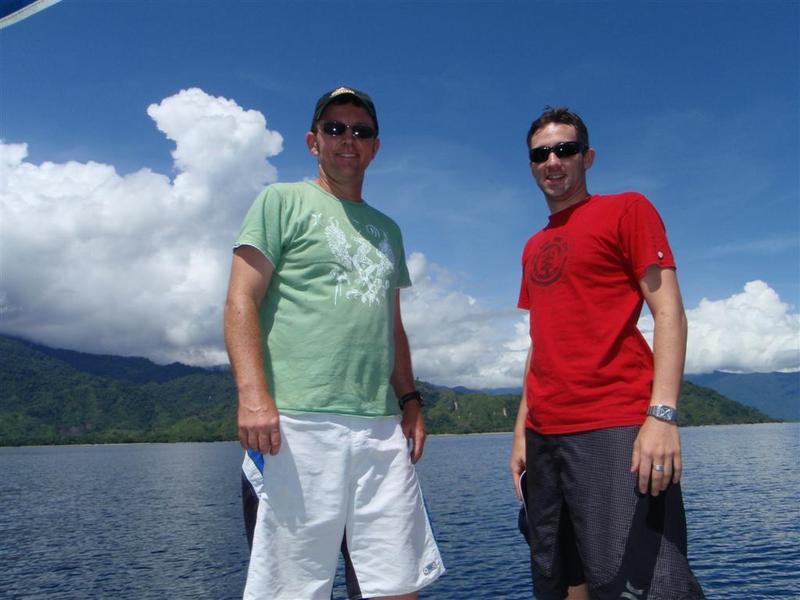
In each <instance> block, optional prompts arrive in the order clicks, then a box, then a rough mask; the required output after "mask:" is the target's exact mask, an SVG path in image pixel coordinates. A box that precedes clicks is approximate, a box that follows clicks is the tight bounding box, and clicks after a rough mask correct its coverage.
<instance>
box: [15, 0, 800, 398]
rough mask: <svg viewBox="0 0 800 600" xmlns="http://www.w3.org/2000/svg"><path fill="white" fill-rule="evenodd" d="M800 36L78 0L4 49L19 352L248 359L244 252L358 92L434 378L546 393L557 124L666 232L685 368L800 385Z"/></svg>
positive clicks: (445, 13) (521, 6)
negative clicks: (529, 284) (533, 276)
mask: <svg viewBox="0 0 800 600" xmlns="http://www.w3.org/2000/svg"><path fill="white" fill-rule="evenodd" d="M799 24H800V5H799V4H798V3H797V2H793V1H770V0H766V1H758V2H756V1H749V2H736V1H726V2H721V1H719V2H635V3H628V2H554V3H544V2H527V1H526V2H499V1H494V2H480V1H474V2H469V1H458V2H391V1H387V2H380V3H374V2H263V3H262V2H237V1H232V2H227V3H216V2H214V3H211V2H187V1H176V0H166V1H163V2H85V1H80V0H63V1H62V2H60V3H58V4H56V5H54V6H53V7H51V8H49V9H47V10H44V11H43V12H41V13H38V14H36V15H34V16H32V17H30V18H28V19H26V20H24V21H22V22H20V23H17V24H15V25H12V26H10V27H8V28H6V29H3V30H0V138H2V140H3V142H4V144H5V146H4V148H5V150H4V154H5V157H6V158H5V159H4V161H3V167H2V169H3V171H2V173H0V174H2V175H3V180H4V182H3V181H0V186H1V187H0V194H2V197H0V199H1V200H2V212H0V233H2V234H3V237H2V248H1V250H2V254H0V261H1V262H0V269H1V270H0V277H1V279H0V309H1V310H2V316H3V318H2V320H0V332H4V333H12V334H15V335H23V336H25V337H30V338H33V339H35V340H37V341H40V342H44V343H48V344H51V345H57V346H62V347H70V348H75V349H79V350H86V351H93V352H108V353H119V354H138V355H145V356H149V357H150V358H153V359H154V360H158V361H161V362H164V361H169V360H182V361H184V362H194V363H197V364H208V363H214V362H220V361H221V360H224V354H223V353H222V346H221V335H220V328H219V317H220V312H219V311H220V310H221V302H222V295H223V294H224V287H225V277H226V271H227V261H228V260H229V255H228V252H229V244H230V240H232V239H233V237H234V235H235V233H236V229H237V227H238V223H239V222H240V220H241V217H242V215H243V212H244V210H245V209H246V206H247V205H248V204H249V202H250V200H251V199H252V197H253V196H254V193H255V190H257V189H258V187H260V186H261V185H263V184H264V183H268V182H270V181H275V180H280V181H291V180H297V179H303V178H308V177H312V176H313V175H314V174H315V164H314V161H313V159H312V157H311V156H309V154H308V151H307V149H306V147H305V143H304V139H303V136H304V133H305V131H306V129H307V128H308V125H309V120H310V115H311V112H312V108H313V105H314V102H315V101H316V99H317V97H318V96H319V95H320V94H321V93H322V92H323V91H325V90H327V89H330V88H333V87H336V86H338V85H340V84H346V85H352V86H355V87H359V88H361V89H364V90H366V91H367V92H369V93H370V94H371V95H372V97H373V99H374V100H375V103H376V105H377V109H378V117H379V119H380V125H381V139H382V147H381V151H380V153H379V155H378V157H377V159H376V160H375V162H374V163H373V165H372V166H371V167H370V171H369V173H368V176H367V182H366V186H365V191H364V196H365V198H366V199H367V200H368V201H369V202H371V203H372V204H374V205H375V206H377V207H378V208H380V209H381V210H383V211H384V212H386V213H388V214H389V215H391V216H392V217H393V218H395V219H396V220H397V221H398V223H399V224H400V226H401V228H402V229H403V232H404V236H405V244H406V252H407V254H408V255H409V256H410V257H411V259H410V260H411V263H412V274H413V275H414V279H415V286H414V288H415V290H414V291H413V292H409V293H407V294H406V295H405V296H404V301H403V302H404V314H405V317H406V324H407V328H408V329H409V334H410V336H411V341H412V346H413V349H414V363H415V368H416V371H417V373H418V375H419V376H421V377H423V378H426V379H428V380H431V381H434V382H437V383H445V384H452V385H456V384H463V385H470V386H477V387H490V386H495V385H511V384H513V383H514V382H515V381H518V380H519V379H520V378H521V370H522V365H521V364H520V362H521V361H522V360H524V351H525V349H524V337H525V336H524V333H525V331H524V317H523V315H522V314H521V313H520V311H518V310H517V309H516V308H515V306H516V299H517V293H518V285H519V277H520V266H519V262H520V253H521V250H522V246H523V245H524V243H525V240H526V239H527V238H528V237H529V236H530V235H531V234H533V233H534V232H535V231H536V230H538V229H539V228H541V227H542V226H543V225H544V224H545V222H546V218H547V209H546V205H545V202H544V200H543V198H542V196H541V193H540V192H539V191H538V189H537V188H536V186H535V184H534V182H533V179H532V177H531V175H530V171H529V169H528V163H527V158H526V151H525V145H524V138H525V133H526V131H527V128H528V126H529V125H530V122H531V120H532V119H533V118H535V116H537V115H538V113H539V112H540V111H541V109H542V108H543V107H544V106H545V105H547V104H565V105H568V106H570V107H571V108H573V109H574V110H576V111H577V112H579V113H580V114H581V115H582V117H583V118H584V120H585V121H586V122H587V124H588V126H589V132H590V138H591V142H592V146H594V147H595V148H596V150H597V159H596V161H595V164H594V166H593V168H592V170H591V171H590V172H589V189H590V191H592V192H595V193H610V192H615V191H623V190H638V191H641V192H643V193H645V194H646V195H647V196H648V197H649V198H650V199H651V200H652V201H653V202H654V204H655V205H656V206H657V208H658V209H659V211H660V212H661V214H662V216H663V218H664V221H665V222H666V225H667V230H668V234H669V237H670V241H671V243H672V246H673V250H674V252H675V254H676V258H677V260H678V273H679V278H680V283H681V287H682V290H683V293H684V300H685V303H686V307H687V310H688V311H689V316H690V327H691V331H692V334H691V337H690V343H689V345H690V351H689V358H688V366H687V370H689V371H694V372H700V371H707V370H711V369H715V368H719V369H728V370H740V371H752V370H759V371H765V370H773V369H782V370H786V369H790V370H796V369H798V368H800V341H799V340H800V316H799V315H798V309H797V306H798V301H800V266H799V265H800V242H799V241H798V238H799V236H798V233H799V232H800V175H798V171H799V170H798V164H800V160H798V159H799V158H800V91H799V90H800V42H798V40H800V25H799ZM190 89H197V92H195V93H193V95H183V96H181V95H180V94H179V93H180V92H181V90H190ZM170 98H172V99H173V100H174V102H166V101H167V99H170ZM221 99H225V101H224V102H223V101H222V100H221ZM151 105H153V106H161V107H162V109H161V110H160V111H159V110H155V111H148V107H150V106H151ZM215 107H216V108H215ZM221 107H222V108H221ZM220 111H222V112H225V111H229V112H225V114H226V115H227V117H226V118H227V121H225V118H222V117H220V118H219V119H218V120H216V121H214V123H216V125H214V128H209V127H203V126H200V125H198V123H205V122H206V121H204V119H209V118H211V117H210V115H217V116H219V115H220V114H221V113H220ZM248 111H251V112H248ZM150 113H152V114H150ZM256 113H258V114H260V115H263V117H264V118H265V119H266V125H265V126H263V127H262V128H261V133H264V132H266V131H268V132H271V137H270V136H267V137H269V140H271V141H265V140H266V138H264V136H263V135H261V133H259V131H256V130H257V129H258V125H257V124H256V125H254V126H253V125H252V123H251V121H252V120H253V118H254V115H255V114H256ZM153 115H156V116H153ZM187 115H192V117H191V119H194V120H193V121H191V123H187V119H190V118H189V117H187ZM191 119H190V120H191ZM208 122H209V123H210V122H211V121H208ZM225 122H227V123H229V125H230V127H231V129H230V130H229V131H228V130H225V127H226V125H225V124H224V123H225ZM242 123H250V125H248V126H246V127H245V126H241V124H242ZM253 127H255V129H253ZM212 130H213V134H210V133H209V131H212ZM226 131H228V133H229V135H228V136H227V137H226ZM278 134H279V136H280V138H282V143H278V141H277V137H276V136H277V135H278ZM204 136H205V137H204ZM237 136H238V137H237ZM259 136H261V137H259ZM234 138H235V140H236V141H235V142H230V144H231V146H230V148H228V146H227V144H228V141H229V139H234ZM262 138H263V139H262ZM254 140H256V141H257V140H261V142H258V143H256V141H254ZM262 142H263V143H262ZM176 144H177V148H178V150H180V151H179V152H176V154H179V155H180V156H178V157H176V156H173V154H172V153H173V152H174V151H176ZM259 144H261V145H260V146H259ZM23 145H24V146H23ZM223 147H224V148H225V151H223V150H222V149H221V148H223ZM23 148H24V150H23ZM237 153H240V154H241V157H242V160H241V161H240V163H239V164H242V165H253V168H252V170H251V171H250V173H251V174H252V176H250V175H248V173H244V169H243V168H237V167H236V166H235V164H234V163H236V160H235V159H236V158H237V156H239V154H237ZM231 156H232V157H233V159H231ZM9 157H10V158H9ZM181 157H182V158H181ZM229 159H231V161H230V162H229ZM182 175H185V176H186V177H183V178H182V177H181V176H182ZM187 181H188V182H189V183H191V185H189V184H187ZM71 186H73V187H74V189H73V187H71ZM187 186H188V187H187ZM98 190H100V191H98ZM187 190H188V191H187ZM186 206H194V207H195V209H192V210H188V209H185V207H186ZM182 207H183V208H182ZM159 217H160V218H159ZM3 223H5V225H3ZM182 261H185V264H187V265H190V267H187V268H186V269H182V268H181V263H182ZM642 328H643V330H645V332H646V333H647V332H648V328H649V322H648V320H647V319H644V320H643V322H642Z"/></svg>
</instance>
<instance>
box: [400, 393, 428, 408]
mask: <svg viewBox="0 0 800 600" xmlns="http://www.w3.org/2000/svg"><path fill="white" fill-rule="evenodd" d="M412 400H417V401H418V402H419V405H420V406H421V407H422V406H425V403H424V402H423V401H422V394H421V393H420V392H418V391H417V390H414V391H413V392H408V393H407V394H404V395H403V396H402V397H401V398H400V400H399V401H398V404H400V410H405V407H406V404H407V403H408V402H411V401H412Z"/></svg>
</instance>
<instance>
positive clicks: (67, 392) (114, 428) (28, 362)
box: [0, 335, 774, 446]
mask: <svg viewBox="0 0 800 600" xmlns="http://www.w3.org/2000/svg"><path fill="white" fill-rule="evenodd" d="M417 386H418V387H419V389H420V390H421V391H422V392H423V393H424V394H425V398H426V404H425V408H424V411H425V415H426V424H427V429H428V432H429V433H433V434H435V433H477V432H488V431H510V430H511V429H513V424H514V418H515V417H516V413H517V407H518V405H519V392H512V393H502V394H497V393H495V394H492V393H487V392H486V391H480V390H468V389H466V388H447V387H442V386H436V385H433V384H430V383H426V382H422V381H418V382H417ZM235 408H236V389H235V386H234V384H233V381H232V378H231V374H230V371H229V369H227V368H224V367H220V368H215V369H205V368H200V367H191V366H187V365H183V364H180V363H173V364H170V365H157V364H155V363H153V362H152V361H150V360H148V359H145V358H137V357H121V356H113V355H98V354H88V353H84V352H76V351H72V350H62V349H55V348H49V347H47V346H43V345H40V344H35V343H32V342H29V341H26V340H22V339H18V338H13V337H9V336H2V335H0V446H18V445H30V444H71V443H115V442H164V441H169V442H172V441H214V440H233V439H236V438H237V432H236V424H235ZM680 414H681V421H680V423H681V425H711V424H722V423H760V422H767V421H770V420H774V419H771V418H770V417H769V416H768V415H766V414H764V413H763V412H761V411H759V410H757V409H755V408H752V407H749V406H745V405H743V404H741V403H738V402H735V401H733V400H730V399H729V398H726V397H725V396H723V395H721V394H719V393H717V392H716V391H714V390H712V389H710V388H708V387H702V386H700V385H695V384H694V383H691V382H685V383H684V386H683V390H682V394H681V411H680Z"/></svg>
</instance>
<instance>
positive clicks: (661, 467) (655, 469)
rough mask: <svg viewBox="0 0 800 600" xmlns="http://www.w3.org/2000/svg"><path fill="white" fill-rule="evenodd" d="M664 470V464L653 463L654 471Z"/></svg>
mask: <svg viewBox="0 0 800 600" xmlns="http://www.w3.org/2000/svg"><path fill="white" fill-rule="evenodd" d="M663 470H664V465H653V471H657V472H658V473H661V472H662V471H663Z"/></svg>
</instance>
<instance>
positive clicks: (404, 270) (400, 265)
mask: <svg viewBox="0 0 800 600" xmlns="http://www.w3.org/2000/svg"><path fill="white" fill-rule="evenodd" d="M395 268H396V269H397V276H396V277H395V287H398V288H407V287H411V276H410V275H409V274H408V265H407V264H406V251H405V247H404V246H403V239H402V237H401V239H400V255H399V256H398V257H397V265H396V266H395Z"/></svg>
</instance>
